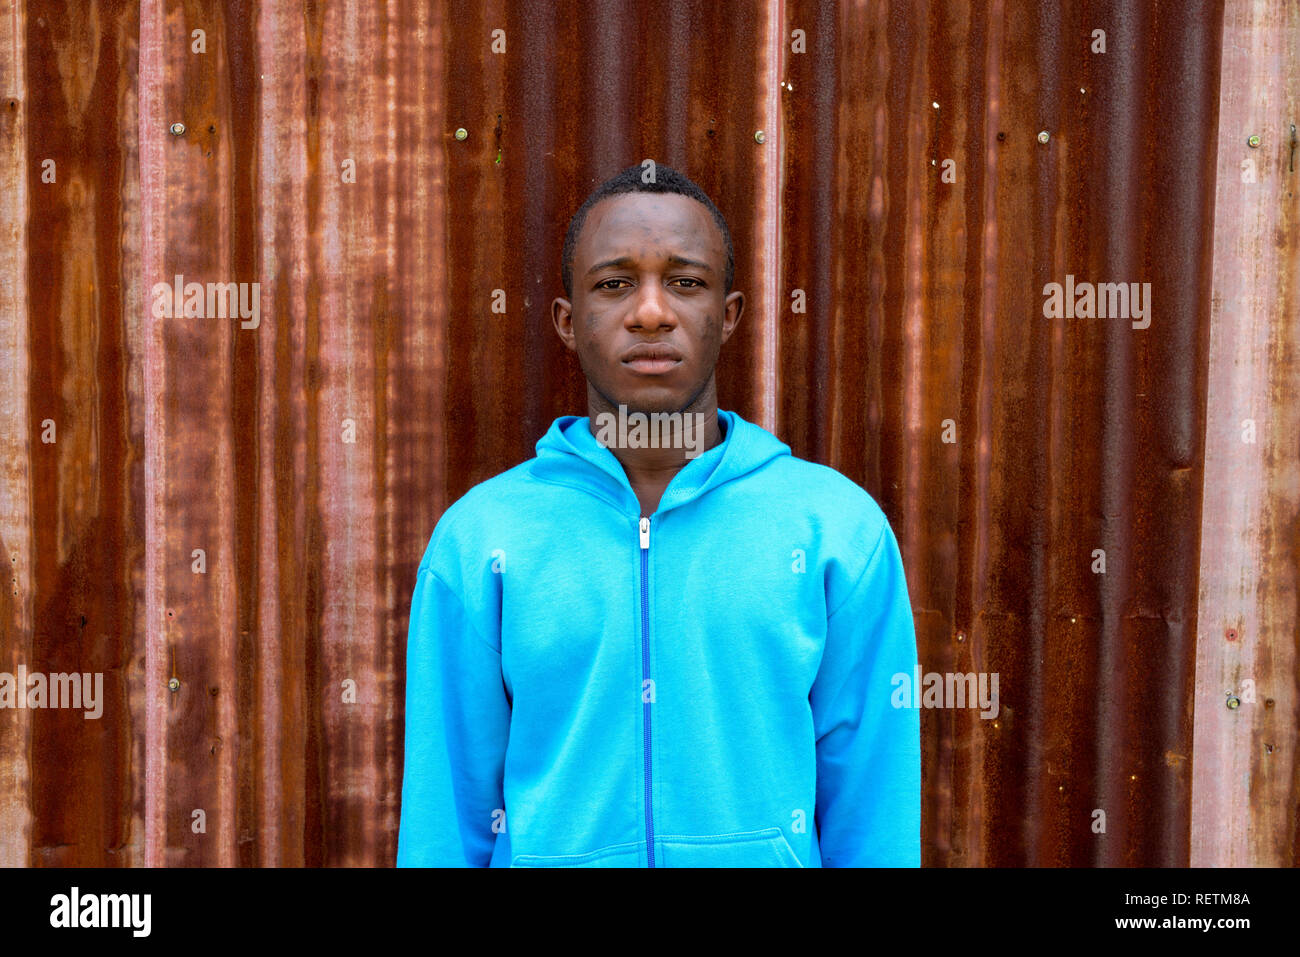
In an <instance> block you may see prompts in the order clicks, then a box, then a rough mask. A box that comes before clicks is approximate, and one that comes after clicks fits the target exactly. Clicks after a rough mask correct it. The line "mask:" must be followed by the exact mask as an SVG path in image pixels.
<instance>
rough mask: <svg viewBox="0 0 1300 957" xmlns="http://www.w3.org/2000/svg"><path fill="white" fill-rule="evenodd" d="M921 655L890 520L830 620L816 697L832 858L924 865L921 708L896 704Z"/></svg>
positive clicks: (825, 836) (822, 839) (830, 863)
mask: <svg viewBox="0 0 1300 957" xmlns="http://www.w3.org/2000/svg"><path fill="white" fill-rule="evenodd" d="M916 663H917V654H916V633H915V631H914V628H913V623H912V608H911V602H910V601H909V599H908V594H907V579H906V578H905V577H904V575H903V562H902V558H901V556H900V555H899V551H898V543H897V542H896V541H895V539H894V534H893V532H892V530H891V529H890V528H889V525H888V523H887V522H886V523H885V525H884V528H883V529H882V530H881V533H880V539H879V540H878V541H877V543H876V545H875V549H874V552H873V554H872V556H871V558H870V559H869V560H868V562H867V567H866V569H865V570H864V571H863V572H862V575H861V577H860V578H859V579H858V581H857V582H856V584H854V586H853V588H852V590H851V591H850V593H849V596H848V597H847V598H846V599H844V601H843V603H842V604H841V605H840V607H839V608H837V609H835V610H834V611H833V612H831V614H830V617H829V618H828V620H827V631H826V647H825V650H824V652H823V655H822V662H821V667H820V669H819V671H818V674H817V678H816V680H815V682H814V684H813V689H812V694H811V695H810V701H811V703H812V709H813V727H814V731H815V733H816V736H817V815H816V819H817V827H818V839H819V843H820V846H821V857H822V865H823V866H824V867H919V866H920V864H921V715H920V711H919V710H918V709H916V708H895V707H894V706H893V704H892V699H893V689H894V687H895V683H894V682H893V681H892V679H893V677H894V676H895V675H898V674H903V675H906V676H907V679H908V681H909V682H911V681H912V676H913V673H914V671H915V667H916Z"/></svg>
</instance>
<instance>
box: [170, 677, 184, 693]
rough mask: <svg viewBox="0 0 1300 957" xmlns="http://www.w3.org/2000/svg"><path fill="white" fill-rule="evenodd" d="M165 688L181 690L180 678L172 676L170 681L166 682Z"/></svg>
mask: <svg viewBox="0 0 1300 957" xmlns="http://www.w3.org/2000/svg"><path fill="white" fill-rule="evenodd" d="M167 688H168V690H170V691H180V690H181V679H180V678H173V679H172V680H171V681H169V682H167Z"/></svg>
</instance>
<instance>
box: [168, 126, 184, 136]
mask: <svg viewBox="0 0 1300 957" xmlns="http://www.w3.org/2000/svg"><path fill="white" fill-rule="evenodd" d="M171 131H172V136H184V135H185V124H184V123H173V124H172V125H171Z"/></svg>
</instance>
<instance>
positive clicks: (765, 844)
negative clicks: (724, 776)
mask: <svg viewBox="0 0 1300 957" xmlns="http://www.w3.org/2000/svg"><path fill="white" fill-rule="evenodd" d="M659 843H660V847H661V848H662V854H663V863H662V866H663V867H803V863H802V862H801V861H800V860H799V857H798V855H797V854H795V852H794V848H792V847H791V846H790V842H789V841H787V840H786V839H785V834H784V833H783V832H782V831H781V829H780V828H779V827H765V828H763V829H761V830H758V831H738V832H736V833H733V834H703V835H698V836H695V835H686V834H665V835H663V837H662V838H660V842H659Z"/></svg>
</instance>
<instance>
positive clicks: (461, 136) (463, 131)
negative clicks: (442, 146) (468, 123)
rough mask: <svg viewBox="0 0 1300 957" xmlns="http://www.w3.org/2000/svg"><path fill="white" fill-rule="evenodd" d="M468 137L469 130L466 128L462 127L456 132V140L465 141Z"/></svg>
mask: <svg viewBox="0 0 1300 957" xmlns="http://www.w3.org/2000/svg"><path fill="white" fill-rule="evenodd" d="M468 136H469V130H467V129H465V127H463V126H462V127H460V128H459V129H457V130H456V139H458V140H463V139H465V138H466V137H468Z"/></svg>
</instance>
